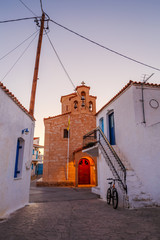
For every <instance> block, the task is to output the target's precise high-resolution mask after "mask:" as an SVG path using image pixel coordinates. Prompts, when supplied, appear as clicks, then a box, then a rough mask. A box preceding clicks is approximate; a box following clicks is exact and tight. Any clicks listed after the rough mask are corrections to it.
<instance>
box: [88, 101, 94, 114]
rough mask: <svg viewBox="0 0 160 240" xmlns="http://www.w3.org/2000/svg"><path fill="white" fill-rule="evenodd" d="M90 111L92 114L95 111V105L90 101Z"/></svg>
mask: <svg viewBox="0 0 160 240" xmlns="http://www.w3.org/2000/svg"><path fill="white" fill-rule="evenodd" d="M89 111H90V112H92V111H93V103H92V102H91V101H90V102H89Z"/></svg>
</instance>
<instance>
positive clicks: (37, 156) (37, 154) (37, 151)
mask: <svg viewBox="0 0 160 240" xmlns="http://www.w3.org/2000/svg"><path fill="white" fill-rule="evenodd" d="M36 159H38V151H37V152H36Z"/></svg>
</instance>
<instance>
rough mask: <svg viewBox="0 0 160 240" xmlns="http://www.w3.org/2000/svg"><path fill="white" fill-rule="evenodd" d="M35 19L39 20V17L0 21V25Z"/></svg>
mask: <svg viewBox="0 0 160 240" xmlns="http://www.w3.org/2000/svg"><path fill="white" fill-rule="evenodd" d="M37 18H41V16H40V17H39V16H37V17H28V18H18V19H11V20H4V21H0V23H9V22H18V21H24V20H31V19H37Z"/></svg>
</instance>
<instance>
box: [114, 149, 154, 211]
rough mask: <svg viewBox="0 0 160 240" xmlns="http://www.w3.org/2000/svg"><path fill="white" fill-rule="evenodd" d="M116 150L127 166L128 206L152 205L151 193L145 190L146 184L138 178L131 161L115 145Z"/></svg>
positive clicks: (126, 197) (126, 198)
mask: <svg viewBox="0 0 160 240" xmlns="http://www.w3.org/2000/svg"><path fill="white" fill-rule="evenodd" d="M114 150H115V151H116V153H117V155H118V156H119V158H120V159H121V161H122V163H123V164H124V166H125V168H126V184H127V189H128V192H127V194H126V196H125V200H126V204H125V205H126V207H128V208H140V207H152V206H154V204H155V203H154V201H153V199H152V198H151V196H150V194H149V193H147V192H146V191H145V190H144V186H143V184H142V182H141V180H140V179H139V178H138V176H137V174H136V172H135V171H134V169H133V168H132V167H131V164H130V163H129V161H128V160H127V159H126V158H125V156H124V155H123V153H122V152H121V151H120V149H119V148H118V147H117V146H116V145H115V146H114Z"/></svg>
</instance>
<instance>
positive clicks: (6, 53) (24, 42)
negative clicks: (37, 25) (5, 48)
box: [0, 30, 38, 60]
mask: <svg viewBox="0 0 160 240" xmlns="http://www.w3.org/2000/svg"><path fill="white" fill-rule="evenodd" d="M37 32H38V30H37V31H36V32H34V33H33V34H32V35H30V36H29V37H28V38H26V39H25V40H24V41H23V42H21V43H20V44H19V45H18V46H17V47H15V48H14V49H12V50H11V51H9V52H8V53H6V54H5V55H4V56H3V57H1V58H0V60H2V59H4V58H5V57H7V56H8V55H9V54H10V53H12V52H14V51H15V50H16V49H17V48H18V47H20V46H21V45H22V44H23V43H25V42H26V41H27V40H28V39H30V38H31V37H32V36H33V35H34V34H36V33H37Z"/></svg>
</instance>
